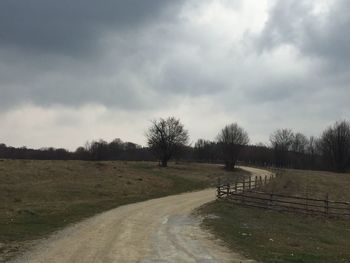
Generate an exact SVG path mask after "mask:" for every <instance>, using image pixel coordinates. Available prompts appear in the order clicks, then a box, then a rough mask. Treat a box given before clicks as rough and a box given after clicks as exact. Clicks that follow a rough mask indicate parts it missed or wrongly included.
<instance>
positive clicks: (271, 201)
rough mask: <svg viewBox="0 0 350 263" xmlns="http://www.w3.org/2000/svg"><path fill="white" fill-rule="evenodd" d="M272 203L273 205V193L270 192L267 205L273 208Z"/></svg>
mask: <svg viewBox="0 0 350 263" xmlns="http://www.w3.org/2000/svg"><path fill="white" fill-rule="evenodd" d="M272 205H273V193H270V200H269V204H268V207H270V208H271V209H273V208H272Z"/></svg>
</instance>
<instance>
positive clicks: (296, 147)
mask: <svg viewBox="0 0 350 263" xmlns="http://www.w3.org/2000/svg"><path fill="white" fill-rule="evenodd" d="M308 144H309V141H308V138H307V137H306V136H305V135H304V134H302V133H300V132H298V133H296V134H295V135H294V137H293V142H292V146H291V148H292V151H293V152H297V153H305V152H306V150H307V146H308Z"/></svg>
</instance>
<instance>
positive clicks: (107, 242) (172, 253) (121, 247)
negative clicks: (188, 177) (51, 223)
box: [14, 167, 269, 263]
mask: <svg viewBox="0 0 350 263" xmlns="http://www.w3.org/2000/svg"><path fill="white" fill-rule="evenodd" d="M241 168H243V169H245V170H248V171H250V172H252V173H253V176H255V175H265V174H269V173H268V172H267V171H264V170H260V169H254V168H248V167H241ZM213 200H215V189H207V190H203V191H198V192H191V193H185V194H179V195H174V196H168V197H163V198H158V199H153V200H149V201H145V202H140V203H135V204H130V205H125V206H121V207H118V208H116V209H113V210H110V211H107V212H104V213H102V214H99V215H96V216H94V217H92V218H89V219H87V220H84V221H82V222H80V223H77V224H75V225H72V226H70V227H67V228H65V229H63V230H61V231H59V232H57V233H55V234H54V235H52V236H51V237H49V238H48V239H46V240H43V241H41V242H40V243H39V244H38V245H37V246H36V247H35V248H34V249H33V250H32V251H29V252H28V253H26V254H24V255H23V256H21V257H20V258H17V259H16V260H14V262H31V263H34V262H35V263H39V262H40V263H41V262H42V263H56V262H57V263H58V262H62V263H75V262H76V263H81V262H84V263H90V262H94V263H99V262H106V263H109V262H120V263H128V262H130V263H131V262H133V263H134V262H139V263H151V262H152V263H153V262H167V263H175V262H176V263H178V262H184V263H187V262H189V263H190V262H201V263H202V262H203V263H207V262H208V263H209V262H210V263H226V262H254V261H251V260H246V259H244V258H243V257H242V256H240V255H239V254H236V253H233V252H231V251H229V250H228V249H226V248H225V247H224V246H223V245H222V244H221V243H220V241H218V240H215V239H214V238H213V237H212V236H211V235H210V234H209V233H208V232H206V231H205V230H202V229H201V228H200V227H199V225H200V219H198V218H195V217H193V216H191V213H192V212H193V210H194V209H196V208H198V207H200V206H201V205H203V204H205V203H207V202H211V201H213Z"/></svg>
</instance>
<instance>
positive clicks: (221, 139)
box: [217, 123, 249, 170]
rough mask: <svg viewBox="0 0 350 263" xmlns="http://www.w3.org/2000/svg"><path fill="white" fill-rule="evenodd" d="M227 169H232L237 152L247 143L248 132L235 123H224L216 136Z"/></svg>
mask: <svg viewBox="0 0 350 263" xmlns="http://www.w3.org/2000/svg"><path fill="white" fill-rule="evenodd" d="M217 140H218V143H219V145H220V147H221V149H222V154H223V160H224V161H225V167H226V169H227V170H233V169H234V167H235V165H236V162H237V159H238V155H239V152H240V151H241V150H242V148H243V146H244V145H247V144H248V143H249V136H248V133H247V132H246V131H245V130H244V129H243V128H241V127H239V126H238V124H237V123H233V124H229V125H226V126H225V128H223V129H222V130H221V132H220V133H219V134H218V136H217Z"/></svg>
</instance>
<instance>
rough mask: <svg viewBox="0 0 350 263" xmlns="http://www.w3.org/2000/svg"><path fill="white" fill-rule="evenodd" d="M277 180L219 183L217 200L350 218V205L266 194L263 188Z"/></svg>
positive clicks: (340, 202)
mask: <svg viewBox="0 0 350 263" xmlns="http://www.w3.org/2000/svg"><path fill="white" fill-rule="evenodd" d="M271 179H273V177H268V176H265V177H264V178H262V177H255V178H249V179H244V180H242V181H240V182H235V183H234V184H228V183H225V184H219V185H218V187H217V197H218V198H219V199H225V200H228V201H231V202H234V203H236V204H239V205H244V206H251V207H258V208H263V209H271V210H277V211H286V212H295V213H302V214H308V215H322V216H326V217H339V218H350V202H342V201H333V200H329V198H328V195H326V196H325V198H324V199H317V198H309V197H298V196H289V195H283V194H276V193H267V192H264V191H263V186H264V185H265V184H267V183H268V182H269V180H271Z"/></svg>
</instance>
